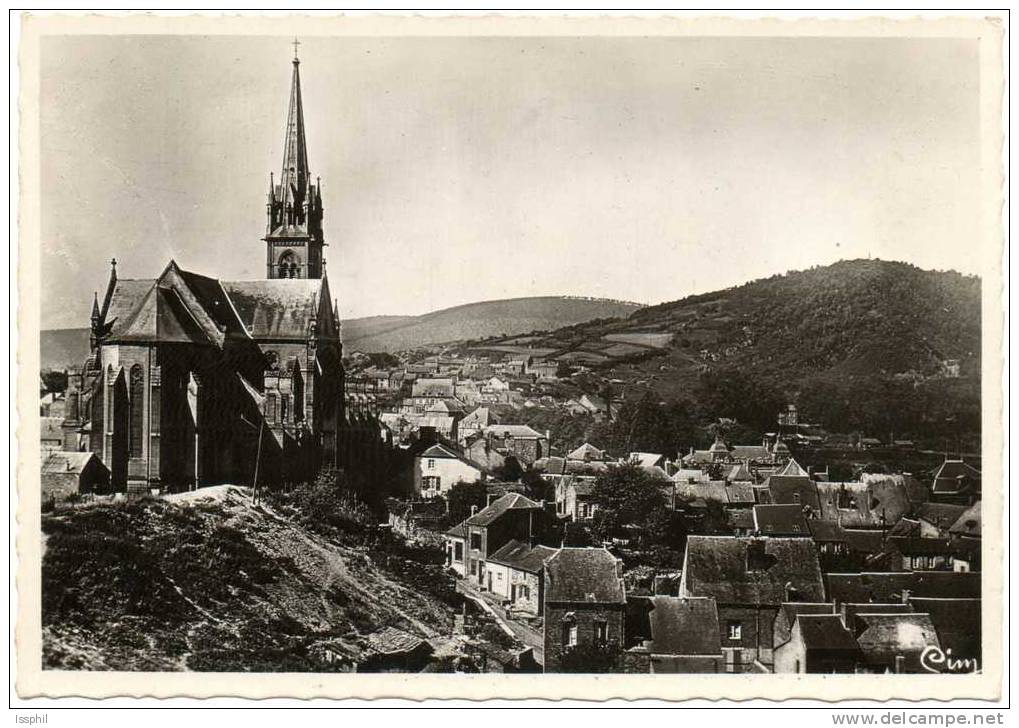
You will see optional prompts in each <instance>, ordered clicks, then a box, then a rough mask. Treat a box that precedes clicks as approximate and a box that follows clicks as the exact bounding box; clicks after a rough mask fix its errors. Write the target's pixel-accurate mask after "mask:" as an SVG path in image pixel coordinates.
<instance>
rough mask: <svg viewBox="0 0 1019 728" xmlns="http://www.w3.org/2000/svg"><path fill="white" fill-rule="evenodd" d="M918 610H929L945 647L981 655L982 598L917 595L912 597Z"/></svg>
mask: <svg viewBox="0 0 1019 728" xmlns="http://www.w3.org/2000/svg"><path fill="white" fill-rule="evenodd" d="M909 603H910V605H912V607H913V609H914V610H915V611H917V612H921V613H924V614H929V615H930V617H931V621H932V622H933V623H934V629H935V630H936V631H937V633H938V641H939V642H940V643H941V647H942V649H944V650H945V651H948V650H951V651H952V657H957V658H961V659H966V658H974V657H975V658H977V659H980V657H981V650H982V641H981V634H982V632H981V629H982V625H981V609H980V606H981V605H980V600H979V599H938V598H933V597H914V598H911V599H910V600H909Z"/></svg>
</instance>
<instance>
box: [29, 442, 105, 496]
mask: <svg viewBox="0 0 1019 728" xmlns="http://www.w3.org/2000/svg"><path fill="white" fill-rule="evenodd" d="M109 487H110V470H109V468H107V467H106V466H105V465H104V464H103V462H102V461H101V460H100V459H99V456H98V455H96V454H95V453H94V452H65V451H60V450H54V451H51V452H46V453H43V459H42V502H43V503H58V502H60V501H63V500H66V499H67V497H68V496H70V495H72V494H85V493H107V492H109Z"/></svg>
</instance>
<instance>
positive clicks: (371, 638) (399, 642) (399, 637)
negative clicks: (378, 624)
mask: <svg viewBox="0 0 1019 728" xmlns="http://www.w3.org/2000/svg"><path fill="white" fill-rule="evenodd" d="M367 642H368V645H369V646H370V648H371V649H372V651H374V652H378V653H379V654H383V655H395V654H403V653H408V652H413V651H414V650H416V649H418V648H419V647H421V645H422V644H424V640H423V639H421V638H420V637H416V636H414V635H412V634H409V633H407V632H404V631H403V630H402V629H397V628H396V627H385V628H384V629H380V630H379V631H377V632H372V633H371V634H370V635H368V637H367Z"/></svg>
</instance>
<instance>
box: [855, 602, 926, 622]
mask: <svg viewBox="0 0 1019 728" xmlns="http://www.w3.org/2000/svg"><path fill="white" fill-rule="evenodd" d="M915 611H916V610H915V609H913V607H912V606H910V605H909V604H903V603H901V602H896V603H893V604H871V603H867V604H843V605H842V613H843V614H844V615H845V617H846V623H847V624H853V623H854V621H855V619H856V615H857V614H910V613H911V612H915Z"/></svg>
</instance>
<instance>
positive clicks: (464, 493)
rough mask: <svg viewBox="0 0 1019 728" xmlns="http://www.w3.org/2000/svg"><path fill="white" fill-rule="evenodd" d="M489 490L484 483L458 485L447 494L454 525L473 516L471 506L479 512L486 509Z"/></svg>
mask: <svg viewBox="0 0 1019 728" xmlns="http://www.w3.org/2000/svg"><path fill="white" fill-rule="evenodd" d="M487 497H488V490H487V488H486V487H485V484H484V483H462V482H461V483H456V484H454V485H453V487H452V488H450V489H449V492H448V493H447V494H446V503H447V505H448V507H449V520H450V521H451V522H452V523H453V524H457V523H460V522H461V521H462V520H464V519H465V518H467V517H468V516H470V515H471V506H477V508H478V510H481V509H482V508H484V507H485V505H486V503H485V501H486V500H487Z"/></svg>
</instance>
